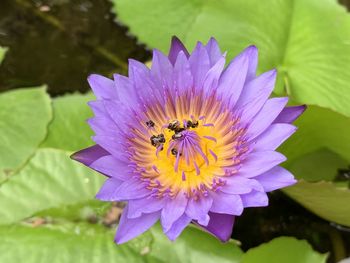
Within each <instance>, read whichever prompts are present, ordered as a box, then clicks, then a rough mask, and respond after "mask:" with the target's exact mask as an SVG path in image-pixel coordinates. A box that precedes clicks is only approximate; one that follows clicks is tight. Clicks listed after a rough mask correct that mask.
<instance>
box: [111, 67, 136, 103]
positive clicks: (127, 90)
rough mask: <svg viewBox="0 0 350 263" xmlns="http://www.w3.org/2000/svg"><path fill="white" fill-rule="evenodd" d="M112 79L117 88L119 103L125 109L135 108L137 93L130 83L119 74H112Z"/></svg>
mask: <svg viewBox="0 0 350 263" xmlns="http://www.w3.org/2000/svg"><path fill="white" fill-rule="evenodd" d="M113 78H114V82H115V85H116V88H117V92H118V98H119V101H120V102H121V103H123V104H124V105H125V106H127V107H131V108H133V107H135V106H136V105H137V103H138V101H139V100H138V94H137V91H136V90H135V87H134V85H132V81H131V80H130V79H129V78H127V77H125V76H122V75H119V74H114V75H113Z"/></svg>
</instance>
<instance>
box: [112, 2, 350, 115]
mask: <svg viewBox="0 0 350 263" xmlns="http://www.w3.org/2000/svg"><path fill="white" fill-rule="evenodd" d="M111 1H112V3H113V4H114V11H115V12H116V13H117V17H118V19H120V20H121V21H122V22H123V23H125V24H126V25H127V26H128V27H129V28H130V31H131V33H133V34H135V35H136V36H137V37H138V39H139V40H140V41H141V42H144V43H146V44H148V45H149V46H150V47H152V48H159V49H161V50H163V51H167V50H168V48H169V42H170V38H171V36H172V35H177V36H178V37H179V38H180V39H182V40H183V41H184V43H185V44H186V45H187V46H188V47H193V46H194V44H195V42H196V41H197V40H201V41H207V40H208V39H209V38H210V37H211V36H214V37H215V38H216V39H217V40H218V41H219V43H220V46H221V47H222V49H223V50H228V51H229V53H228V55H229V56H231V57H232V56H233V55H236V54H237V53H238V52H240V51H241V50H242V49H243V48H245V47H246V46H248V45H250V44H255V45H257V47H258V48H259V51H260V62H259V67H260V68H259V69H260V72H261V71H265V70H267V69H271V68H273V67H276V68H277V69H278V71H279V79H278V83H279V85H278V87H277V88H276V92H277V93H278V94H282V93H284V90H283V86H285V88H286V91H287V92H288V93H289V94H290V96H291V97H292V98H293V99H294V100H295V101H296V102H298V103H306V104H314V105H319V106H322V107H326V108H330V109H333V110H335V111H338V112H340V113H342V114H344V115H346V116H350V107H349V106H348V102H349V101H350V92H349V88H348V87H349V83H350V56H348V55H346V54H349V53H350V45H349V42H350V16H349V15H348V14H347V12H346V10H345V8H343V7H342V6H340V5H339V4H338V3H337V1H336V0H288V1H279V0H268V1H264V2H262V1H259V0H252V1H245V0H236V1H232V0H222V1H220V2H217V1H203V0H168V1H163V0H134V1H129V0H111ZM145 25H147V26H145Z"/></svg>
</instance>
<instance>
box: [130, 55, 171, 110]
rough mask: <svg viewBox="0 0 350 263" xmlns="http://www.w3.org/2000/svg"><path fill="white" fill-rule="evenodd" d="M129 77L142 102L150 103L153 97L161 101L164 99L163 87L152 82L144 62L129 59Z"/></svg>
mask: <svg viewBox="0 0 350 263" xmlns="http://www.w3.org/2000/svg"><path fill="white" fill-rule="evenodd" d="M129 79H130V81H131V82H132V84H133V86H134V89H135V91H136V93H137V97H139V99H140V101H141V102H142V104H144V103H146V104H147V103H151V101H154V98H157V99H158V101H161V102H163V101H164V97H163V87H162V86H158V85H156V84H155V83H154V81H153V79H152V77H151V72H150V70H149V68H147V67H146V65H145V64H143V63H141V62H138V61H136V60H133V59H129ZM151 99H152V100H151ZM134 100H135V98H134Z"/></svg>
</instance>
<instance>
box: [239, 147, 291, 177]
mask: <svg viewBox="0 0 350 263" xmlns="http://www.w3.org/2000/svg"><path fill="white" fill-rule="evenodd" d="M285 160H286V157H285V156H284V155H283V154H281V153H279V152H275V151H264V152H252V153H250V154H249V155H248V156H247V158H246V159H245V160H244V161H243V163H242V167H241V168H240V169H239V171H238V174H239V175H240V176H244V177H246V178H251V177H255V176H257V175H259V174H262V173H264V172H266V171H268V170H270V169H272V168H273V167H274V166H276V165H279V164H280V163H282V162H284V161H285ZM233 177H234V176H233Z"/></svg>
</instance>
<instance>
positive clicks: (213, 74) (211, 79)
mask: <svg viewBox="0 0 350 263" xmlns="http://www.w3.org/2000/svg"><path fill="white" fill-rule="evenodd" d="M225 61H226V60H225V58H224V57H221V58H220V59H219V60H218V62H216V64H215V65H214V66H213V67H212V68H211V69H210V70H209V71H208V72H207V74H206V76H205V79H204V83H203V90H204V91H205V93H206V94H210V92H211V91H214V90H216V88H217V86H218V83H219V78H220V76H221V73H222V70H223V69H224V66H225Z"/></svg>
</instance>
